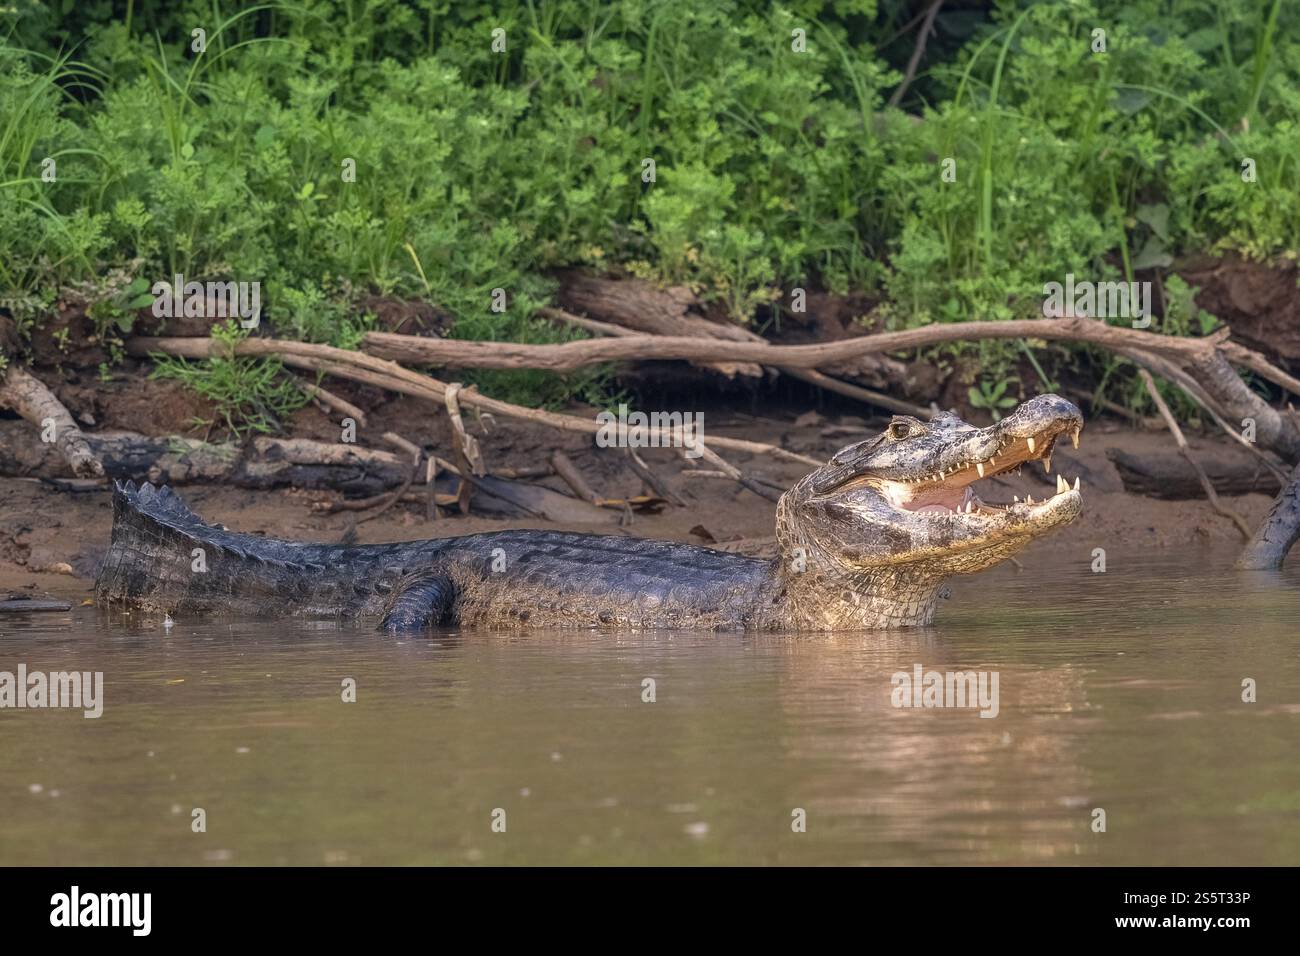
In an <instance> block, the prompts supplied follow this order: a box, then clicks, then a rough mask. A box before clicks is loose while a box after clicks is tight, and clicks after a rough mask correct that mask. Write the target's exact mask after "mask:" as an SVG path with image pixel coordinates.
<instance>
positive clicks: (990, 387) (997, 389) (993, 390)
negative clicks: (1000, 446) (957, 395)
mask: <svg viewBox="0 0 1300 956" xmlns="http://www.w3.org/2000/svg"><path fill="white" fill-rule="evenodd" d="M1013 381H1015V379H1006V378H1002V379H997V380H996V381H995V380H993V379H989V378H982V379H980V380H979V382H978V384H976V385H972V386H971V387H970V389H969V390H968V392H967V397H968V399H969V401H970V403H971V407H972V408H982V409H984V410H985V411H986V412H988V413H989V414H990V415H992V416H993V420H994V421H995V422H996V421H998V420H999V419H1001V418H1002V413H1003V412H1004V411H1005V410H1006V409H1008V408H1015V407H1016V405H1017V404H1019V400H1018V399H1017V398H1016V397H1015V396H1014V395H1008V394H1007V389H1008V388H1010V386H1011V383H1012V382H1013Z"/></svg>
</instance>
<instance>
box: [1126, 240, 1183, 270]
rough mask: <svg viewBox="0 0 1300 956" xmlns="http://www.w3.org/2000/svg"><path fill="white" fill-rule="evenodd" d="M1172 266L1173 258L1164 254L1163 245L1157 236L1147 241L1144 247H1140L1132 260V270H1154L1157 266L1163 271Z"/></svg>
mask: <svg viewBox="0 0 1300 956" xmlns="http://www.w3.org/2000/svg"><path fill="white" fill-rule="evenodd" d="M1173 264H1174V257H1173V256H1171V255H1169V253H1167V252H1165V244H1164V243H1163V242H1161V241H1160V239H1159V237H1158V236H1152V237H1151V238H1149V239H1147V243H1146V245H1145V246H1143V247H1142V251H1141V252H1139V253H1138V254H1137V258H1136V259H1134V260H1133V268H1134V270H1137V269H1154V268H1155V267H1157V266H1159V267H1160V268H1162V269H1165V268H1168V267H1169V266H1171V265H1173Z"/></svg>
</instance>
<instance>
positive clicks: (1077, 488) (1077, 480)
mask: <svg viewBox="0 0 1300 956" xmlns="http://www.w3.org/2000/svg"><path fill="white" fill-rule="evenodd" d="M1074 490H1075V491H1078V490H1079V478H1078V476H1077V475H1076V476H1075V478H1074Z"/></svg>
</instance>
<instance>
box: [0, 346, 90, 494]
mask: <svg viewBox="0 0 1300 956" xmlns="http://www.w3.org/2000/svg"><path fill="white" fill-rule="evenodd" d="M0 405H7V406H8V407H9V408H12V409H13V410H14V411H15V412H17V413H18V414H19V415H20V416H21V417H22V418H24V419H26V420H27V421H28V422H31V424H33V425H35V426H36V427H37V428H38V429H39V430H40V432H41V439H42V441H44V440H45V435H46V434H47V430H49V433H50V434H52V436H53V444H54V446H55V447H56V448H58V450H59V452H60V454H62V455H63V457H64V459H65V460H66V461H67V463H68V464H69V465H71V466H72V473H73V474H74V475H76V476H77V477H78V478H102V477H103V475H104V466H103V464H102V463H101V462H100V461H99V459H98V458H96V457H95V454H94V453H93V452H92V451H91V450H90V446H89V445H87V444H86V438H85V436H84V435H82V433H81V429H80V428H78V427H77V423H76V422H75V421H73V420H72V415H70V414H69V413H68V410H67V409H66V408H64V407H63V403H62V402H60V401H59V400H58V399H57V398H55V397H54V393H53V392H51V391H50V390H49V389H48V388H46V387H45V383H44V382H42V381H41V380H40V379H38V378H37V377H36V376H34V375H32V374H31V373H30V372H28V371H27V369H25V368H23V367H22V366H20V365H10V366H9V370H8V373H7V374H6V375H5V377H4V381H3V382H0Z"/></svg>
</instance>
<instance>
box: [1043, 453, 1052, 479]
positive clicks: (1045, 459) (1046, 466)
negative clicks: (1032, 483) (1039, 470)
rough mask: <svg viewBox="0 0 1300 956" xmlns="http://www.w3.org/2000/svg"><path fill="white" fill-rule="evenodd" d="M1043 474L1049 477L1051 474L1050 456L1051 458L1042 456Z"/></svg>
mask: <svg viewBox="0 0 1300 956" xmlns="http://www.w3.org/2000/svg"><path fill="white" fill-rule="evenodd" d="M1043 473H1044V474H1049V475H1050V474H1051V473H1052V456H1051V455H1044V456H1043Z"/></svg>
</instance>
